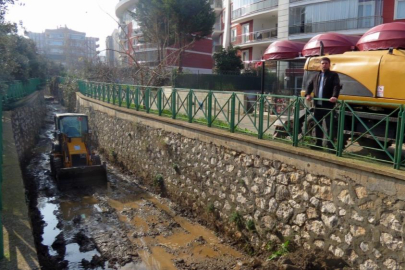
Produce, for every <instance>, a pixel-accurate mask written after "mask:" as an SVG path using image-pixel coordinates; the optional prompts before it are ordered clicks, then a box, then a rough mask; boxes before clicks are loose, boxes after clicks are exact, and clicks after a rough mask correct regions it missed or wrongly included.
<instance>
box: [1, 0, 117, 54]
mask: <svg viewBox="0 0 405 270" xmlns="http://www.w3.org/2000/svg"><path fill="white" fill-rule="evenodd" d="M118 2H119V0H18V2H16V4H15V5H10V6H9V7H8V13H7V14H6V20H7V21H10V22H16V23H18V22H20V21H22V22H23V26H24V27H25V29H26V30H27V31H31V32H38V33H42V32H44V31H45V29H56V28H57V27H60V26H63V27H64V26H67V27H68V28H69V29H72V30H75V31H79V32H85V33H86V36H87V37H98V38H99V39H100V40H99V42H98V44H99V45H100V47H99V48H98V49H99V50H100V51H101V54H102V55H104V54H105V52H104V51H103V50H105V39H106V37H107V36H109V35H111V34H112V32H113V31H114V29H117V28H118V27H117V22H116V21H117V18H116V16H115V6H116V5H117V3H118ZM21 4H23V5H21ZM20 33H21V34H22V33H23V32H22V31H20Z"/></svg>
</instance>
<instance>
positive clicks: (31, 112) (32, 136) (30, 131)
mask: <svg viewBox="0 0 405 270" xmlns="http://www.w3.org/2000/svg"><path fill="white" fill-rule="evenodd" d="M44 91H45V90H43V91H38V92H35V93H33V94H31V95H30V96H28V97H26V98H24V99H22V100H20V101H18V102H16V103H14V104H12V105H11V108H12V109H10V110H11V111H12V113H11V122H12V126H13V133H14V140H15V144H16V148H17V153H18V158H19V161H20V163H22V162H23V161H24V160H25V159H26V158H28V157H29V156H30V155H31V149H32V148H33V147H34V146H35V144H36V143H37V139H38V136H39V132H40V129H41V127H42V124H43V121H44V118H45V114H46V105H45V99H44Z"/></svg>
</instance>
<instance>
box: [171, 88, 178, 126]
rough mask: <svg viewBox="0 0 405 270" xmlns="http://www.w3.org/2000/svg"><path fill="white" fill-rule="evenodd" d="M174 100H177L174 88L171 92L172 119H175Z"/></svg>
mask: <svg viewBox="0 0 405 270" xmlns="http://www.w3.org/2000/svg"><path fill="white" fill-rule="evenodd" d="M176 98H177V91H176V89H175V88H174V89H173V90H172V118H173V119H176Z"/></svg>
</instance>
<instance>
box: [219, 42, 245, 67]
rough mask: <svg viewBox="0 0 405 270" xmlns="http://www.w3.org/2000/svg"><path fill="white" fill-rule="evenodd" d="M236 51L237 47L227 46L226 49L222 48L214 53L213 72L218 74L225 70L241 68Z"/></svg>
mask: <svg viewBox="0 0 405 270" xmlns="http://www.w3.org/2000/svg"><path fill="white" fill-rule="evenodd" d="M238 51H239V48H238V47H235V48H233V47H229V48H228V50H225V49H224V48H222V50H221V51H220V52H217V53H214V61H215V72H216V73H218V74H220V73H224V72H227V71H236V72H240V70H241V69H242V68H243V62H242V59H241V57H240V56H239V55H238Z"/></svg>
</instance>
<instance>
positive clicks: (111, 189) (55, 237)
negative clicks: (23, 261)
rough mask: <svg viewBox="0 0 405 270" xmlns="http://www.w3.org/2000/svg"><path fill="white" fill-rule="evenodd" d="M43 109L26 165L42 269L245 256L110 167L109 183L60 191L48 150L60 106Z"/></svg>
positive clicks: (218, 264)
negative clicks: (39, 131)
mask: <svg viewBox="0 0 405 270" xmlns="http://www.w3.org/2000/svg"><path fill="white" fill-rule="evenodd" d="M47 106H48V116H47V119H46V121H45V122H46V126H45V127H44V130H43V132H42V134H43V135H41V136H40V140H39V143H38V144H37V147H36V148H35V149H33V152H32V158H31V160H30V161H29V162H28V163H27V165H26V168H25V170H24V178H25V182H26V187H27V191H28V192H27V196H28V199H29V204H30V213H31V218H32V222H33V227H34V237H35V241H36V247H37V251H38V257H39V260H40V264H41V267H42V269H239V268H240V267H239V266H238V263H239V265H240V264H241V262H242V261H245V260H246V259H248V258H247V257H246V255H244V254H242V253H240V252H239V251H237V250H236V249H234V248H232V247H230V246H229V245H227V244H226V243H225V241H224V240H223V239H221V238H219V237H217V236H216V235H215V233H214V232H212V231H210V230H208V229H207V228H205V227H203V226H201V225H199V224H198V223H195V222H192V221H190V220H189V219H187V218H186V217H181V216H179V215H178V214H177V213H176V211H175V210H173V208H172V203H171V202H170V201H168V200H167V199H164V198H160V197H158V196H155V195H153V194H151V193H148V192H147V191H146V190H145V189H144V188H142V187H141V186H138V185H137V184H136V177H134V176H127V175H125V174H122V173H120V172H119V171H118V169H115V168H114V167H111V166H110V165H108V167H109V168H108V183H107V184H106V185H101V186H100V185H97V186H86V187H81V188H80V189H78V188H70V189H69V188H68V189H66V188H64V189H63V190H60V189H58V187H57V185H56V182H55V180H54V179H53V177H52V176H51V173H50V167H49V152H50V150H51V140H52V138H53V129H54V127H53V114H54V113H56V112H64V109H63V107H61V106H59V105H57V104H48V105H47ZM174 208H175V206H174Z"/></svg>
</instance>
